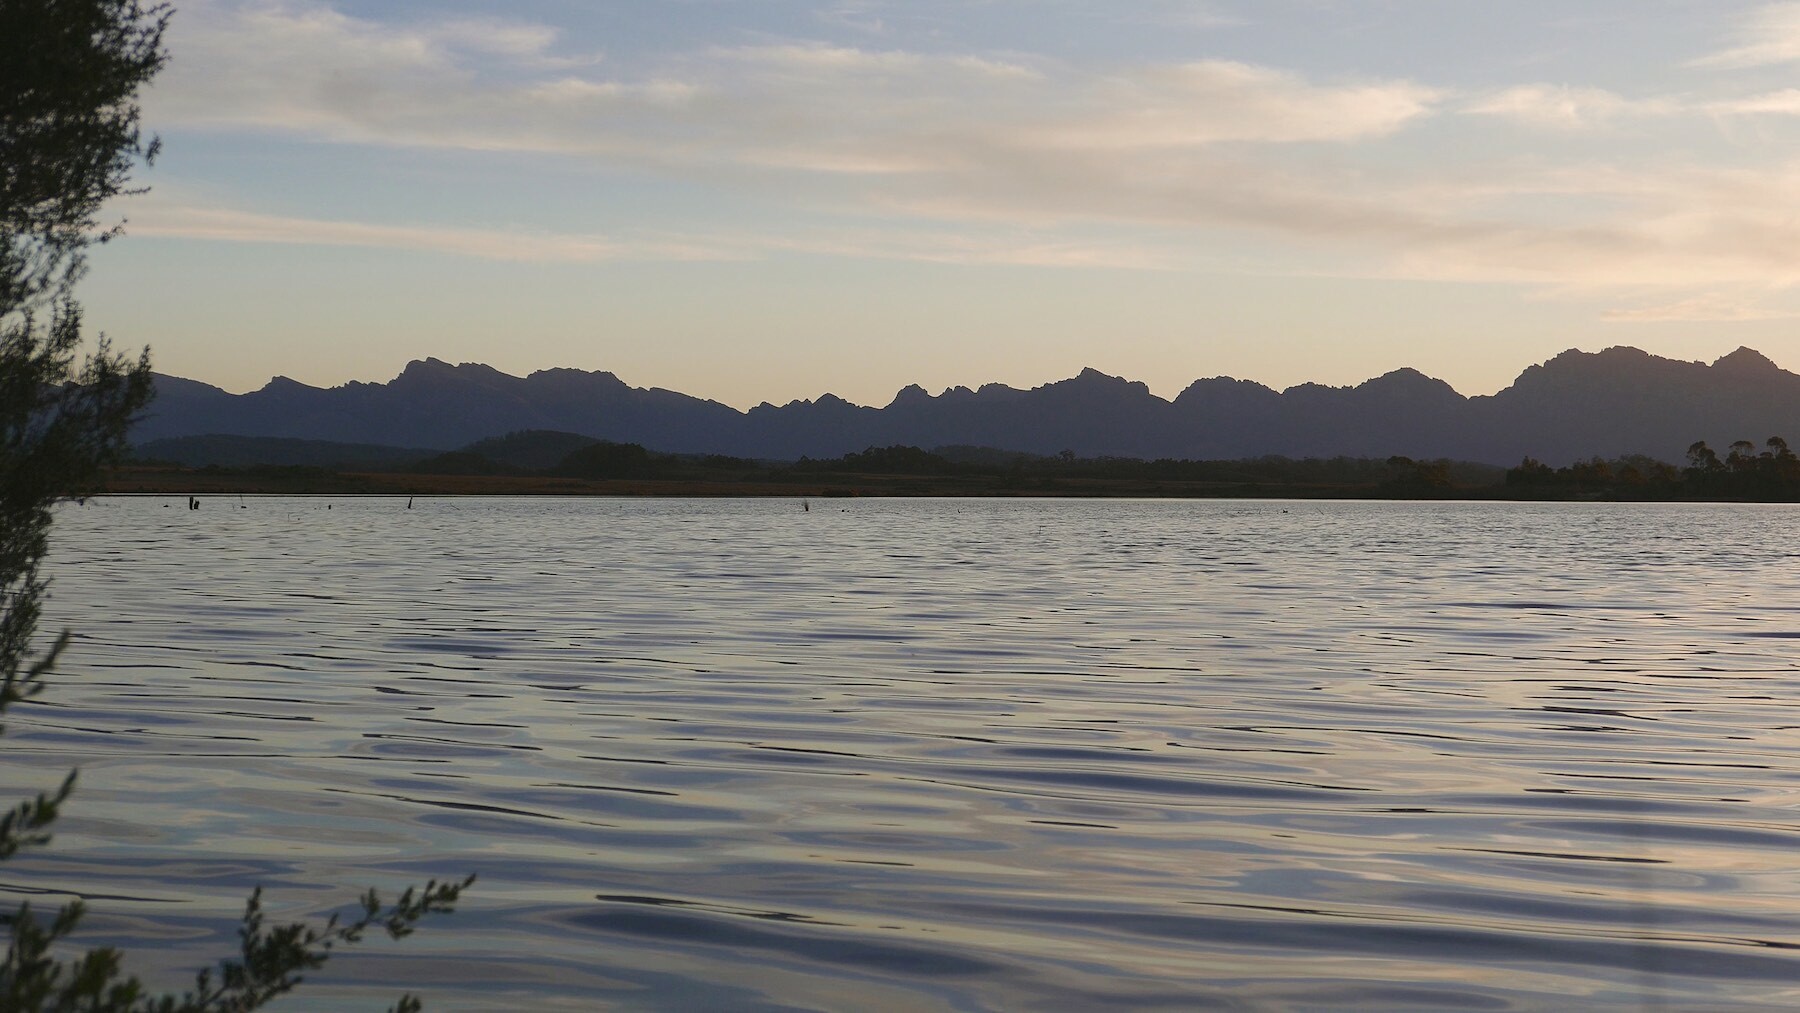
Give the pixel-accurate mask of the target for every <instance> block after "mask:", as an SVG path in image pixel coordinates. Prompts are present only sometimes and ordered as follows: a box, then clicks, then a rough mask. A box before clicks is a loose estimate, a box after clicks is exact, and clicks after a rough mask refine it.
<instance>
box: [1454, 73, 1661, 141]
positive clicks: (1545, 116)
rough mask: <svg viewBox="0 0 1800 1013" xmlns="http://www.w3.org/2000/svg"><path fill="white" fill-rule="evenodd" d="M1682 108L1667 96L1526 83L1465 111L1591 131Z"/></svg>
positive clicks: (1476, 101) (1485, 97) (1474, 103)
mask: <svg viewBox="0 0 1800 1013" xmlns="http://www.w3.org/2000/svg"><path fill="white" fill-rule="evenodd" d="M1681 108H1682V105H1681V103H1680V102H1678V101H1675V100H1673V99H1667V98H1655V99H1637V100H1633V99H1628V98H1625V97H1624V96H1623V95H1619V94H1617V93H1615V92H1611V91H1606V90H1604V89H1601V88H1575V87H1570V86H1568V85H1550V84H1524V85H1516V86H1514V87H1510V88H1505V89H1502V90H1500V91H1497V92H1492V93H1490V94H1487V95H1483V96H1481V97H1479V98H1476V99H1474V100H1473V101H1471V102H1469V103H1468V104H1467V105H1465V106H1463V109H1462V111H1463V112H1466V113H1473V114H1475V115H1478V116H1496V117H1500V118H1503V119H1508V120H1513V121H1515V122H1518V123H1522V124H1525V125H1527V126H1534V127H1546V128H1550V129H1554V130H1567V131H1589V130H1594V129H1597V128H1603V127H1607V126H1611V125H1613V124H1615V123H1617V122H1619V121H1620V120H1623V119H1626V118H1630V117H1638V116H1666V115H1670V114H1672V113H1676V112H1679V111H1680V110H1681Z"/></svg>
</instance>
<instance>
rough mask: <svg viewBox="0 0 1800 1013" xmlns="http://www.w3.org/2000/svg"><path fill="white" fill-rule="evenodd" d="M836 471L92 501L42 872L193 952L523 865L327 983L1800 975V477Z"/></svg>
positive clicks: (36, 742) (1248, 990) (1002, 991)
mask: <svg viewBox="0 0 1800 1013" xmlns="http://www.w3.org/2000/svg"><path fill="white" fill-rule="evenodd" d="M811 506H812V509H811V510H810V511H807V512H802V510H801V508H800V504H799V502H798V501H782V500H731V501H696V500H591V499H568V500H561V499H559V500H550V499H461V500H453V499H435V500H420V501H418V502H417V503H416V505H415V508H414V509H411V510H407V509H406V508H405V503H404V501H396V500H392V499H368V500H348V501H346V500H324V499H299V498H295V499H282V498H249V499H244V500H242V501H238V500H235V499H229V500H228V499H226V498H222V497H220V498H213V499H209V500H207V501H205V502H203V504H202V509H200V510H197V511H189V510H186V509H185V501H183V500H179V499H173V500H162V499H153V498H144V499H110V500H101V501H97V502H92V503H90V504H89V505H87V506H86V507H74V506H71V507H68V508H66V509H64V510H63V511H62V512H61V513H60V514H59V515H58V519H57V529H56V551H55V553H54V557H53V560H52V563H51V567H50V570H51V573H52V575H53V577H54V580H55V585H54V591H55V595H56V597H55V600H54V602H53V604H52V609H51V615H50V616H49V620H48V623H47V625H48V626H49V627H50V628H56V627H58V626H61V625H68V626H71V627H73V628H74V629H75V630H76V632H77V635H78V640H77V643H76V645H75V647H74V648H73V649H72V650H71V652H70V655H69V657H68V663H67V664H66V665H65V666H64V670H63V671H62V672H61V673H60V674H59V675H58V676H57V677H56V679H55V682H54V684H53V686H52V687H51V689H50V690H49V691H48V692H47V693H46V694H45V696H44V697H43V698H41V702H40V703H37V704H33V705H29V706H25V707H21V708H19V709H18V710H17V711H16V712H15V714H16V717H15V718H14V719H13V720H11V721H9V723H8V727H7V729H6V737H5V739H4V740H0V784H4V785H6V786H8V787H10V788H12V789H13V790H12V791H11V792H9V796H8V797H9V798H10V796H11V795H16V794H19V793H20V792H21V791H22V789H23V788H25V787H27V786H29V787H34V788H35V787H41V786H47V785H50V784H53V783H54V782H55V780H56V778H57V777H58V775H59V772H60V771H61V770H62V769H64V768H66V767H69V766H73V765H79V766H80V767H81V769H82V781H81V787H80V791H79V793H78V795H77V797H76V800H75V801H74V802H73V803H72V804H71V805H70V807H69V808H68V810H67V815H66V816H65V818H64V820H63V821H62V823H61V824H59V826H60V828H61V829H60V833H59V834H58V837H57V839H56V841H55V843H54V844H53V845H52V846H51V847H49V848H48V849H43V850H39V851H36V852H33V853H31V854H29V855H25V856H21V857H19V858H17V859H15V860H13V861H9V862H7V863H6V864H5V865H4V866H0V894H6V895H7V896H0V905H5V906H10V905H11V904H13V903H16V901H17V900H18V899H20V897H21V896H30V897H33V898H36V897H37V896H38V894H39V893H41V892H45V891H49V892H53V893H54V892H58V891H79V892H81V893H83V894H85V895H87V896H89V897H90V898H92V901H91V906H92V909H93V914H92V915H91V916H90V921H89V925H90V929H91V931H90V934H89V937H88V941H90V942H115V943H119V944H122V945H124V946H127V947H128V948H130V950H131V951H132V952H133V953H134V954H137V955H138V959H137V961H136V962H135V963H134V964H133V966H132V967H131V969H132V970H134V971H136V972H138V973H141V974H145V975H147V976H148V977H150V978H152V979H153V980H154V981H155V982H156V983H158V984H160V985H164V986H175V985H180V984H182V983H183V982H184V980H185V979H186V978H187V976H188V975H190V974H191V973H192V969H193V968H194V967H197V966H199V965H200V964H203V963H205V962H207V960H208V959H209V958H211V957H216V956H219V955H222V954H223V953H225V952H227V951H229V950H230V949H231V948H232V947H233V946H234V945H235V937H234V935H233V932H234V929H235V925H236V917H237V915H238V913H239V911H240V910H241V908H242V904H243V900H244V897H245V895H246V894H247V892H248V891H249V889H250V888H251V887H252V886H255V885H257V884H262V885H263V886H264V887H266V889H267V896H268V898H269V901H270V904H271V907H272V909H273V911H274V914H275V915H276V916H278V917H300V916H303V915H308V914H314V913H317V912H320V911H324V910H327V909H330V908H333V907H336V906H339V905H342V904H344V903H345V902H347V901H349V900H351V899H352V898H353V897H354V895H355V894H356V893H357V892H358V891H359V890H360V889H362V888H364V887H367V886H371V885H374V886H380V887H383V888H385V889H393V888H395V887H398V886H402V885H405V884H407V883H412V882H419V881H422V880H424V879H425V878H426V877H429V876H434V875H435V876H439V877H444V878H450V877H456V876H460V875H461V874H463V873H465V872H469V871H475V872H478V873H479V874H480V876H481V879H480V882H479V883H478V884H477V885H476V887H475V888H474V889H473V890H472V891H471V892H470V893H469V894H468V895H467V896H466V898H465V902H464V904H463V905H462V906H461V909H460V910H459V912H458V913H457V914H455V915H453V916H450V917H447V918H443V919H439V920H436V921H432V922H429V923H427V925H426V926H425V927H424V929H423V930H422V931H421V932H420V933H419V934H417V935H415V936H413V937H412V938H410V939H407V940H404V941H402V942H399V943H390V942H387V941H385V940H379V941H378V940H371V941H369V942H367V943H365V944H364V945H363V946H361V947H358V948H357V949H355V950H352V951H347V952H345V953H343V954H342V955H340V956H339V957H337V958H335V959H334V960H333V961H332V963H331V964H330V965H329V966H328V967H327V968H326V969H325V970H324V971H323V972H320V973H318V974H316V975H313V976H312V979H311V980H309V981H308V982H307V984H306V985H305V986H303V988H302V990H301V991H300V992H298V993H296V994H295V996H294V998H293V999H292V1000H289V1005H288V1006H286V1007H281V1006H277V1007H276V1008H290V1009H323V1008H334V1009H335V1008H342V1009H363V1008H368V1009H384V1008H386V1006H387V1005H388V1004H389V1003H391V1002H392V1001H393V999H394V998H395V997H396V995H397V993H398V992H399V991H400V990H402V989H404V988H412V989H414V990H416V991H419V992H421V993H422V994H423V996H424V997H425V998H426V1000H427V1005H428V1007H429V1008H431V1009H436V1010H485V1009H509V1008H518V1009H558V1008H567V1009H591V1008H597V1007H598V1008H606V1007H611V1008H626V1009H632V1008H648V1009H671V1008H713V1009H727V1008H728V1009H734V1010H752V1009H763V1008H783V1009H789V1008H792V1009H833V1010H849V1009H856V1010H868V1009H967V1010H977V1009H994V1010H1014V1009H1079V1008H1102V1007H1112V1008H1124V1007H1132V1008H1155V1007H1166V1008H1175V1009H1196V1008H1201V1009H1205V1008H1221V1009H1251V1010H1260V1009H1279V1010H1286V1009H1319V1010H1331V1009H1342V1008H1345V1007H1348V1006H1363V1007H1368V1008H1380V1009H1404V1008H1418V1009H1430V1010H1450V1009H1484V1010H1485V1009H1509V1008H1524V1009H1542V1008H1558V1007H1561V1008H1570V1007H1571V1006H1581V1007H1583V1008H1619V1009H1637V1008H1668V1009H1736V1008H1745V1009H1751V1008H1765V1009H1775V1008H1784V1007H1796V1006H1800V809H1797V808H1796V804H1797V803H1800V748H1797V747H1800V705H1797V704H1796V700H1797V699H1800V693H1797V690H1800V673H1797V669H1796V660H1797V654H1796V650H1797V649H1800V642H1797V641H1800V567H1797V566H1796V562H1797V556H1796V542H1795V538H1794V532H1795V530H1796V527H1797V523H1796V522H1800V510H1796V509H1794V508H1790V507H1767V506H1764V507H1756V506H1687V505H1549V504H1536V505H1514V504H1394V503H1276V502H1258V503H1244V502H1219V501H1208V502H1110V501H1027V502H1019V501H995V500H982V501H966V500H963V501H959V500H928V501H905V500H827V501H814V502H813V503H812V504H811ZM328 507H329V509H328Z"/></svg>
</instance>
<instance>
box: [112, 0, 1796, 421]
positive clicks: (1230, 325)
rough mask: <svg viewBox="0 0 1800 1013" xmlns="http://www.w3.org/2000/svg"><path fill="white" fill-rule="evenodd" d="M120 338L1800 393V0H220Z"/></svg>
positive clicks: (676, 382) (573, 363) (355, 375)
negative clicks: (1617, 350)
mask: <svg viewBox="0 0 1800 1013" xmlns="http://www.w3.org/2000/svg"><path fill="white" fill-rule="evenodd" d="M167 43H168V48H169V51H170V57H171V59H170V63H169V66H168V67H167V69H166V70H165V71H164V72H163V73H162V74H161V75H160V76H159V77H158V78H157V80H156V81H155V82H154V84H153V85H152V86H151V87H150V88H149V89H148V91H147V92H146V93H145V95H144V97H143V107H144V118H145V123H146V125H147V126H148V127H149V128H150V129H152V130H154V131H155V132H157V133H158V134H159V135H160V136H161V138H162V140H163V145H164V148H163V154H162V155H161V157H160V158H159V159H158V160H157V161H156V163H155V165H154V166H152V167H150V168H148V169H147V170H145V171H143V172H141V173H140V174H139V176H138V177H137V181H138V182H140V183H143V184H147V185H148V186H150V187H151V190H150V192H148V193H146V194H142V195H138V196H133V197H130V198H123V199H120V200H119V201H117V202H115V203H114V204H113V205H111V206H109V209H108V211H109V214H111V215H112V216H113V217H114V219H115V220H116V219H120V218H122V219H124V220H125V222H126V235H125V237H124V238H122V239H120V240H118V241H117V242H114V243H110V244H107V245H106V246H105V247H103V248H101V249H100V250H99V251H98V252H97V253H96V254H95V255H94V258H93V262H92V271H91V273H90V275H89V277H88V279H87V280H86V281H85V282H84V283H83V286H82V289H81V293H80V294H81V297H82V299H83V302H84V304H85V306H86V309H87V321H88V323H89V326H90V327H91V328H97V329H99V330H103V331H104V332H106V333H107V334H108V335H109V336H110V337H111V339H112V340H113V342H114V343H115V344H116V345H119V346H122V347H135V346H138V345H144V344H148V345H149V346H150V348H151V350H152V355H153V358H154V361H155V364H156V368H157V369H158V370H159V371H161V372H165V373H171V374H175V375H179V376H186V377H191V378H193V379H198V380H203V381H206V382H208V383H213V384H217V385H219V386H222V387H224V388H226V389H227V390H232V391H240V392H241V391H245V390H250V389H254V388H257V387H260V386H262V385H263V384H264V383H265V382H267V381H268V380H269V379H270V378H271V377H273V376H277V375H280V376H287V377H291V378H293V379H296V380H300V381H302V382H305V383H310V384H315V385H319V386H333V385H337V384H340V383H344V382H347V381H351V380H366V381H384V380H387V379H390V378H392V377H393V376H394V375H395V374H397V373H398V372H399V371H400V370H401V369H402V368H403V367H404V366H405V365H406V363H407V362H408V361H409V360H412V359H421V358H425V357H427V356H435V357H437V358H440V359H444V360H447V361H451V362H482V363H487V364H489V365H491V366H493V367H495V368H497V369H500V370H502V371H505V372H508V373H513V374H515V375H524V374H526V373H529V372H531V371H533V370H537V369H546V368H554V367H576V368H580V369H589V370H609V371H612V372H614V373H616V374H617V375H618V376H619V377H620V378H621V379H623V380H625V381H626V382H628V383H630V384H632V385H634V386H643V387H664V388H669V389H674V390H680V391H683V392H685V393H689V394H694V395H696V396H700V397H708V398H713V399H716V400H719V401H722V402H724V403H726V404H730V405H733V406H736V407H739V408H747V407H750V406H752V405H755V404H757V403H759V402H762V401H769V402H773V403H776V404H780V403H784V402H786V401H789V400H792V399H796V398H812V397H817V396H818V395H820V394H822V393H825V392H828V391H829V392H832V393H835V394H837V395H839V396H842V397H845V398H847V399H849V400H851V401H854V402H857V403H861V404H873V405H882V404H886V403H887V402H888V401H889V400H891V399H892V398H893V396H894V394H895V393H896V392H897V391H898V390H899V389H900V388H902V387H904V386H906V385H908V384H914V383H916V384H920V385H922V386H924V387H925V388H926V389H927V390H929V391H931V392H932V393H937V392H938V391H940V390H942V389H944V388H945V387H949V386H953V385H968V386H976V385H979V384H982V383H988V382H1002V383H1008V384H1011V385H1013V386H1019V387H1030V386H1036V385H1039V384H1042V383H1046V382H1049V381H1053V380H1058V379H1062V378H1066V377H1069V376H1073V375H1074V374H1075V373H1077V372H1079V371H1080V370H1081V369H1082V368H1084V367H1088V366H1091V367H1093V368H1096V369H1099V370H1101V371H1103V372H1106V373H1110V374H1114V375H1122V376H1126V377H1128V378H1131V379H1134V380H1142V381H1144V382H1146V383H1148V384H1149V386H1150V389H1151V390H1152V391H1153V392H1155V393H1156V394H1158V395H1161V396H1163V397H1167V398H1173V397H1174V396H1175V395H1176V394H1178V393H1180V391H1181V390H1182V389H1183V388H1184V387H1185V386H1186V385H1187V384H1188V383H1190V382H1191V381H1193V380H1195V379H1197V378H1202V377H1212V376H1221V375H1228V376H1235V377H1239V378H1244V379H1251V380H1256V381H1259V382H1262V383H1265V384H1268V385H1270V386H1273V387H1276V388H1277V389H1280V388H1284V387H1287V386H1290V385H1293V384H1297V383H1302V382H1309V381H1311V382H1320V383H1328V384H1333V385H1345V384H1355V383H1359V382H1361V381H1363V380H1365V379H1368V378H1370V377H1373V376H1377V375H1380V374H1382V373H1385V372H1387V371H1389V370H1393V369H1396V368H1400V367H1403V366H1411V367H1414V368H1417V369H1420V370H1422V371H1424V372H1426V373H1428V374H1430V375H1432V376H1436V377H1439V378H1441V379H1444V380H1446V381H1447V382H1449V383H1450V384H1451V385H1452V386H1454V387H1456V388H1457V389H1458V390H1460V391H1462V392H1463V393H1465V394H1484V393H1492V392H1494V391H1495V390H1498V389H1500V388H1502V387H1504V386H1506V385H1507V384H1508V383H1510V382H1511V380H1512V379H1513V378H1514V377H1515V376H1516V375H1517V374H1518V373H1519V372H1520V371H1521V370H1522V369H1523V368H1525V367H1526V366H1528V365H1530V364H1532V363H1534V362H1541V361H1543V360H1545V359H1548V358H1550V357H1551V356H1554V355H1555V354H1557V353H1558V352H1560V351H1562V350H1564V349H1568V348H1581V349H1585V350H1588V351H1597V350H1599V349H1601V348H1605V347H1608V346H1612V345H1633V346H1636V347H1639V348H1643V349H1645V350H1646V351H1650V352H1652V353H1655V354H1658V355H1665V356H1670V357H1674V358H1681V359H1698V360H1707V361H1710V360H1712V359H1715V358H1717V357H1719V356H1721V355H1724V354H1726V353H1727V352H1730V351H1731V350H1733V349H1734V348H1737V347H1738V346H1740V345H1749V346H1751V347H1754V348H1757V349H1759V350H1761V351H1762V352H1764V353H1765V354H1767V355H1769V356H1770V357H1771V358H1773V359H1775V361H1776V362H1778V363H1780V364H1782V365H1783V366H1787V367H1791V368H1800V144H1797V143H1796V142H1797V141H1800V2H1792V3H1740V2H1734V0H1580V2H1569V0H1507V2H1505V3H1495V2H1492V0H1188V2H1182V0H1106V2H1101V0H960V2H947V0H904V2H892V3H889V2H882V0H810V2H809V0H608V2H597V0H596V2H584V0H507V2H499V0H453V2H441V3H421V2H414V0H382V2H362V0H281V2H274V0H248V2H246V0H178V2H177V11H176V14H175V17H174V20H173V23H172V25H171V28H170V31H169V35H168V38H167Z"/></svg>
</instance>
